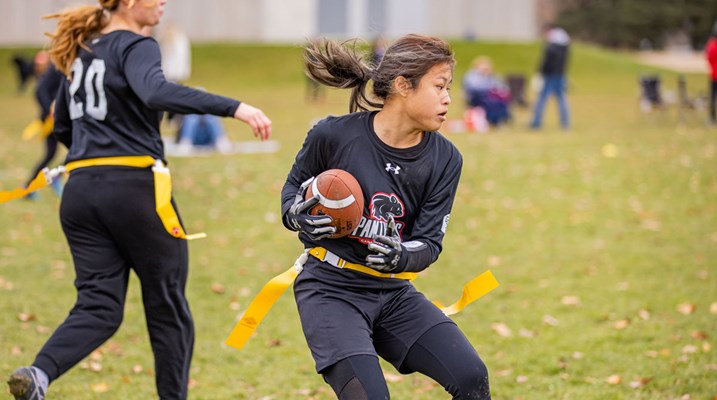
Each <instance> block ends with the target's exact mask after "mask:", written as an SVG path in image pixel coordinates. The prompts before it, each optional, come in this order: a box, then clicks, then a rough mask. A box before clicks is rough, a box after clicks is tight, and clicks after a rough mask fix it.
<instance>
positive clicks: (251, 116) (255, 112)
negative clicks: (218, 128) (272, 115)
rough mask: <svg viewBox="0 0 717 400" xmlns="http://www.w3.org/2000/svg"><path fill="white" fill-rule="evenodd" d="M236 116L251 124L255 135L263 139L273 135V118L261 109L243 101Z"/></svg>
mask: <svg viewBox="0 0 717 400" xmlns="http://www.w3.org/2000/svg"><path fill="white" fill-rule="evenodd" d="M234 118H236V119H238V120H240V121H243V122H246V123H247V124H249V126H251V130H252V131H253V132H254V136H256V137H258V138H260V139H261V140H262V141H263V140H267V139H269V136H271V120H270V119H269V117H267V116H266V115H264V112H263V111H261V110H260V109H258V108H256V107H254V106H251V105H249V104H247V103H244V102H242V103H241V104H239V108H237V110H236V112H235V113H234Z"/></svg>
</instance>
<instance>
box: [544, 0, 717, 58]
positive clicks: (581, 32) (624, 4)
mask: <svg viewBox="0 0 717 400" xmlns="http://www.w3.org/2000/svg"><path fill="white" fill-rule="evenodd" d="M558 6H559V9H560V10H561V11H560V13H559V15H558V19H557V23H558V24H559V25H560V26H562V27H563V28H565V30H567V31H568V32H569V33H570V35H571V36H573V37H575V38H578V39H581V40H584V41H588V42H594V43H598V44H601V45H604V46H609V47H622V48H640V47H646V45H647V44H649V45H651V46H652V47H654V48H663V47H664V46H665V44H666V43H667V42H668V41H669V40H670V39H677V40H679V38H680V37H682V38H684V41H688V42H689V44H690V45H691V46H692V48H693V49H701V48H702V47H703V46H704V44H705V43H706V42H707V39H708V38H709V35H710V32H711V31H712V26H713V25H714V23H715V20H717V0H559V2H558Z"/></svg>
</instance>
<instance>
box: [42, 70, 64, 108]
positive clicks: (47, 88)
mask: <svg viewBox="0 0 717 400" xmlns="http://www.w3.org/2000/svg"><path fill="white" fill-rule="evenodd" d="M63 79H64V76H63V75H62V72H60V71H58V70H57V68H55V66H54V65H52V64H50V66H49V67H48V68H47V71H45V72H44V73H43V74H42V75H41V76H40V77H39V78H38V79H37V86H36V87H35V99H36V100H37V104H39V105H40V120H45V118H47V116H48V115H50V110H51V108H52V102H53V101H55V98H56V97H57V91H58V90H59V89H60V84H62V80H63Z"/></svg>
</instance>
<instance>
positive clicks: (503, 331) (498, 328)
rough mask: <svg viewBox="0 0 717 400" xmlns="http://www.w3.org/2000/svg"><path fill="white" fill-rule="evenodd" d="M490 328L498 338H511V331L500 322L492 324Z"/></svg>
mask: <svg viewBox="0 0 717 400" xmlns="http://www.w3.org/2000/svg"><path fill="white" fill-rule="evenodd" d="M490 327H491V329H493V331H495V333H497V334H498V336H501V337H510V336H513V331H512V330H511V329H510V328H509V327H508V325H506V324H504V323H502V322H494V323H493V324H492V325H491V326H490Z"/></svg>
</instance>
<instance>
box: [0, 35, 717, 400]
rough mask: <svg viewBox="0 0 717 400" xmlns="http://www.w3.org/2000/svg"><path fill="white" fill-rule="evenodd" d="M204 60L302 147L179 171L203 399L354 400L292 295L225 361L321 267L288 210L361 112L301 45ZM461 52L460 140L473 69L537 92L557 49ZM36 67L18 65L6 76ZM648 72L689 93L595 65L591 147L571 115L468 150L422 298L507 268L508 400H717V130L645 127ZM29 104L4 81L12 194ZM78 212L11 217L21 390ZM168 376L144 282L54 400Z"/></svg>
mask: <svg viewBox="0 0 717 400" xmlns="http://www.w3.org/2000/svg"><path fill="white" fill-rule="evenodd" d="M193 50H194V53H193V54H194V57H193V60H194V64H193V76H192V79H191V81H190V84H192V85H201V86H204V87H205V88H207V89H208V90H210V91H215V92H219V93H221V94H225V95H228V96H234V97H237V98H239V99H246V100H247V101H248V102H249V103H251V104H253V105H256V106H259V107H261V108H263V109H264V110H265V111H266V113H267V114H268V115H269V116H270V117H271V118H272V119H273V121H274V140H276V141H278V142H279V143H280V144H281V148H280V151H279V152H277V153H274V154H254V155H236V156H215V157H207V158H172V159H170V162H171V167H172V169H173V176H174V184H175V197H176V199H177V202H178V204H179V207H180V210H181V212H182V215H183V218H184V220H185V222H186V225H187V228H188V230H189V231H190V232H196V231H205V232H207V233H208V234H209V236H208V238H207V239H204V240H200V241H194V242H191V244H190V258H191V272H190V282H189V285H188V296H189V300H190V303H191V305H192V310H193V313H194V317H195V322H196V329H197V339H196V346H195V356H194V361H193V364H192V379H193V381H192V387H191V390H190V395H191V398H194V399H310V398H314V399H329V398H332V397H333V396H332V392H331V391H330V389H329V387H328V386H327V385H326V384H325V383H324V382H323V381H322V379H321V377H320V376H318V375H316V374H315V373H314V370H313V361H312V359H311V357H310V354H309V351H308V349H307V348H306V344H305V342H304V339H303V336H302V333H301V328H300V324H299V320H298V317H297V315H296V308H295V304H294V300H293V298H292V296H291V294H290V293H287V294H285V295H284V296H283V297H282V298H281V299H280V300H279V301H278V302H277V304H276V305H275V306H274V308H273V309H272V311H271V312H270V314H269V316H268V317H267V319H266V320H265V321H264V323H263V324H262V325H261V326H260V327H259V329H258V330H257V333H256V336H255V337H254V338H253V339H251V341H250V342H249V343H248V345H247V346H246V347H245V349H243V350H241V351H239V350H235V349H231V348H228V347H226V346H224V345H223V344H222V343H223V341H224V339H225V338H226V336H227V335H228V333H229V332H230V330H231V328H232V326H233V324H234V322H235V320H236V317H237V315H238V314H239V313H241V312H242V311H243V310H244V309H245V308H246V306H247V305H248V303H249V301H250V300H251V298H252V297H253V296H254V295H255V294H256V293H257V292H258V290H259V289H260V288H261V287H262V285H263V284H264V283H265V282H266V281H267V280H268V279H269V278H271V277H272V276H274V275H276V274H278V273H279V272H282V271H283V270H285V269H286V268H288V267H289V266H290V265H291V263H292V262H293V260H294V259H295V257H296V256H297V255H298V253H299V252H300V245H299V243H298V241H297V240H296V238H295V237H294V234H292V233H291V232H288V231H286V230H285V229H283V227H282V226H281V223H280V221H279V191H280V189H281V186H282V184H283V181H284V179H285V177H286V173H287V172H288V169H289V167H290V166H291V164H292V162H293V157H294V155H295V154H296V151H297V150H298V149H299V147H300V145H301V143H302V141H303V139H304V136H305V134H306V131H307V129H308V128H309V126H310V124H311V122H312V121H313V120H314V119H316V118H320V117H322V116H325V115H326V114H341V113H344V112H346V110H347V105H346V93H343V92H340V91H336V90H328V91H327V92H326V98H325V100H324V101H323V102H321V103H318V104H314V103H309V102H307V101H306V100H305V80H304V78H303V75H302V72H301V66H300V60H301V50H300V48H299V47H296V46H254V45H233V44H216V45H205V46H195V47H194V49H193ZM455 50H456V55H457V58H458V61H459V62H458V65H457V67H456V78H457V79H456V83H455V84H454V88H453V90H454V104H453V106H452V110H451V113H450V116H451V118H452V119H460V118H461V114H462V104H461V99H460V97H461V95H460V77H461V76H462V74H463V72H465V70H466V68H467V67H468V65H469V64H470V60H471V59H472V58H473V57H475V56H477V55H479V54H487V55H490V56H491V57H493V59H494V62H495V66H496V70H497V71H498V72H499V73H509V72H519V73H523V74H526V75H528V76H529V75H530V74H532V73H533V71H534V70H535V65H536V63H537V61H538V58H539V55H540V46H539V45H538V44H530V45H517V44H497V43H468V42H457V43H455ZM15 51H18V50H7V49H6V50H0V58H2V59H5V60H9V57H10V55H11V54H12V53H13V52H15ZM20 51H25V52H26V54H29V53H30V49H26V50H20ZM647 72H650V73H655V72H657V73H659V74H660V75H661V76H662V78H663V83H664V85H665V88H666V89H667V90H673V91H674V90H675V89H676V74H674V73H671V72H668V71H660V70H657V69H654V68H648V67H644V66H641V65H638V64H635V63H634V62H633V60H632V58H631V56H630V55H629V54H624V53H613V52H608V51H605V50H601V49H598V48H594V47H590V46H585V45H577V46H575V49H574V53H573V58H572V64H571V69H570V103H571V107H572V113H573V120H574V123H573V129H572V130H571V131H570V133H569V134H563V133H562V132H561V131H559V130H558V129H557V125H558V124H557V116H556V115H555V114H556V112H557V111H556V109H555V106H554V104H552V103H551V104H550V106H549V108H548V110H547V114H546V122H545V125H546V127H545V129H544V130H543V131H541V132H540V133H533V132H531V131H528V130H527V129H526V128H525V127H526V126H527V122H528V119H529V117H530V112H529V110H523V109H517V110H516V115H515V121H514V123H513V124H512V125H511V126H509V127H506V128H504V129H501V130H499V131H493V132H491V133H489V134H487V135H481V134H470V133H446V135H447V136H448V137H449V138H450V139H451V140H452V141H453V142H454V143H455V144H456V145H457V146H458V147H459V149H460V150H461V152H462V153H463V156H464V159H465V165H464V171H463V176H462V180H461V186H460V190H459V193H458V197H457V200H456V204H455V207H454V211H453V216H452V218H451V227H450V229H449V234H448V236H447V237H446V240H445V243H444V244H445V249H444V253H443V254H442V256H441V258H440V260H439V261H438V263H437V264H436V265H434V266H433V267H432V268H430V269H429V270H428V271H426V272H425V273H424V274H423V276H422V277H421V278H419V279H418V280H417V281H416V282H415V284H416V286H417V287H419V289H421V290H422V291H424V292H425V293H426V294H427V295H428V296H429V297H430V298H432V299H436V300H441V301H443V302H450V301H452V300H454V299H455V298H457V296H458V295H459V293H460V289H461V287H462V285H463V284H464V283H465V282H467V281H468V280H469V279H471V278H472V277H474V276H475V275H477V274H479V273H480V272H482V271H484V270H486V269H491V270H492V271H493V272H494V274H495V275H496V277H497V278H498V280H499V281H500V282H501V284H502V285H501V286H500V287H499V288H498V289H497V290H495V291H494V292H492V293H490V294H489V295H488V296H486V297H485V298H484V299H481V300H480V301H479V302H477V303H475V304H474V305H471V306H470V307H469V308H467V309H466V310H464V311H463V312H462V313H460V314H458V315H456V316H455V320H456V322H457V323H458V324H459V326H460V327H461V328H462V329H463V330H464V332H465V333H466V335H467V336H468V337H469V338H470V340H471V342H472V343H473V344H474V345H475V347H476V348H477V350H478V351H479V353H480V354H481V356H482V357H483V359H484V360H485V362H486V364H487V365H488V367H489V369H490V371H491V383H492V387H493V397H494V398H495V399H682V398H690V399H712V398H713V397H714V396H716V395H717V349H715V348H714V346H715V342H714V339H715V334H716V332H717V310H715V309H714V308H715V307H717V306H715V303H717V209H716V208H717V169H716V168H715V166H716V165H717V160H716V159H717V131H715V130H714V129H710V128H709V127H707V125H706V124H705V122H704V121H705V119H706V118H705V115H704V111H702V112H697V111H692V110H689V111H685V112H683V113H679V112H678V111H677V109H676V108H675V107H674V106H672V107H669V108H668V109H666V110H663V111H659V112H654V113H652V114H649V115H646V114H642V113H641V112H640V111H639V108H638V104H637V94H638V86H637V77H638V76H639V75H640V74H643V73H647ZM687 79H688V89H689V90H690V92H691V93H693V94H696V93H698V92H700V91H702V92H704V89H703V88H704V87H705V85H706V78H705V77H704V76H701V75H690V76H688V77H687ZM14 87H15V80H14V76H13V75H12V71H11V70H10V66H9V62H6V63H3V64H2V67H0V188H3V189H9V188H12V187H15V186H16V185H18V184H20V183H21V182H22V181H23V180H24V179H25V178H26V175H27V174H28V173H29V170H30V169H31V167H32V165H33V163H34V162H35V159H36V158H38V157H39V156H40V152H41V146H40V143H37V142H23V141H21V140H20V137H19V136H20V131H21V129H22V128H23V127H24V126H25V124H27V123H28V122H29V121H30V120H31V119H32V118H33V117H34V116H35V114H36V108H35V106H34V103H33V100H32V97H31V95H30V93H25V94H22V95H18V94H16V93H15V91H14ZM533 98H534V96H533V95H532V94H529V99H530V100H532V99H533ZM225 124H226V127H227V129H228V131H229V134H230V136H231V137H232V138H233V139H234V140H251V138H250V134H249V131H248V129H247V128H246V127H245V126H243V125H241V124H239V123H236V122H233V121H226V122H225ZM58 205H59V200H58V199H57V198H56V197H55V196H53V194H52V192H51V191H50V190H44V191H43V192H42V193H41V194H40V199H39V200H38V201H36V202H26V201H15V202H12V203H8V204H3V205H2V206H1V207H2V210H0V226H2V228H1V229H0V305H1V306H0V307H2V308H1V310H2V313H0V343H1V344H2V345H1V346H0V375H2V376H6V375H7V373H9V372H10V371H11V370H12V369H13V368H15V367H16V366H19V365H25V364H28V363H30V362H32V360H33V358H34V355H35V353H36V352H37V351H38V350H39V348H40V347H41V346H42V344H43V343H44V341H45V340H46V339H47V338H48V336H49V334H50V333H51V331H52V329H54V328H55V327H56V326H57V325H58V324H59V323H60V322H61V321H62V320H63V319H64V317H65V315H66V314H67V311H68V310H69V309H70V307H71V305H72V303H73V301H74V297H75V292H74V289H73V286H72V280H73V270H72V261H71V258H70V255H69V251H68V249H67V245H66V244H65V241H64V237H63V235H62V232H61V229H60V226H59V221H58V217H57V210H58ZM711 308H712V310H711ZM681 311H682V312H681ZM21 319H29V321H21ZM506 328H507V329H509V330H510V335H508V334H507V330H506ZM499 332H502V334H499ZM152 363H153V358H152V356H151V350H150V347H149V345H148V340H147V334H146V328H145V324H144V319H143V309H142V303H141V298H140V292H139V288H138V282H137V280H136V279H134V278H133V280H132V282H131V286H130V290H129V295H128V300H127V307H126V315H125V322H124V324H123V326H122V327H121V329H120V330H119V332H118V333H117V334H116V335H115V336H114V337H113V338H112V339H111V340H110V341H109V342H108V343H107V344H106V345H105V346H103V347H102V348H101V350H100V351H99V352H96V353H95V354H94V355H93V357H90V358H89V359H88V360H87V361H86V362H85V363H83V364H82V365H80V366H79V367H78V368H75V369H73V370H71V371H70V372H69V373H68V374H67V375H65V376H63V377H62V378H61V379H60V380H58V381H57V382H56V383H54V384H53V385H52V386H51V388H50V396H51V397H50V398H55V399H94V398H98V399H147V398H153V397H155V396H156V393H155V389H154V381H153V368H154V367H153V365H152ZM385 367H386V368H385V371H386V372H387V374H389V380H390V383H389V387H390V389H391V392H392V396H393V398H396V399H436V398H446V397H447V395H446V394H445V393H443V390H442V389H441V388H439V387H436V386H435V385H433V384H432V383H431V381H430V380H428V379H427V378H424V377H421V376H418V375H409V376H403V377H401V376H399V375H398V374H397V373H396V372H395V371H394V370H393V369H392V367H390V366H387V365H386V366H385ZM97 370H99V371H97ZM687 396H689V397H687Z"/></svg>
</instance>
